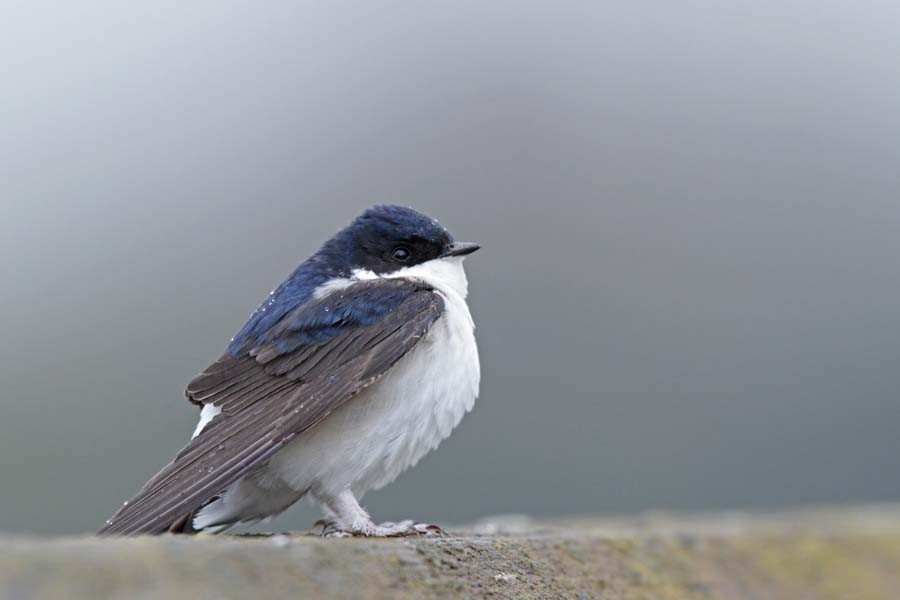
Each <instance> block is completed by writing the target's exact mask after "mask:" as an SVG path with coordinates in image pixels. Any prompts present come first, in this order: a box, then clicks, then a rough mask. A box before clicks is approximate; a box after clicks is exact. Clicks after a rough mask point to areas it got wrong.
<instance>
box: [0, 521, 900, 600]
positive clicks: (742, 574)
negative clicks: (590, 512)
mask: <svg viewBox="0 0 900 600" xmlns="http://www.w3.org/2000/svg"><path fill="white" fill-rule="evenodd" d="M0 597H2V598H11V599H16V600H19V599H22V600H26V599H30V598H35V599H37V598H40V599H54V598H66V599H77V598H91V599H94V598H136V597H137V598H191V599H195V598H372V599H378V598H390V599H405V598H410V599H412V598H415V599H419V598H591V599H600V598H603V599H620V598H621V599H648V600H649V599H653V600H656V599H661V600H665V599H693V598H696V599H704V600H707V599H711V598H723V599H730V598H741V599H743V598H749V599H757V598H758V599H761V600H762V599H765V600H770V599H773V600H779V599H782V598H783V599H785V600H804V599H819V598H823V599H847V600H868V599H875V598H878V599H880V598H884V599H888V598H892V599H896V598H898V597H900V506H895V505H884V506H865V507H855V508H854V507H851V508H842V509H804V510H796V511H785V512H779V513H772V514H755V515H748V514H739V513H729V514H711V515H664V514H653V515H645V516H642V517H636V518H625V519H605V518H589V517H585V518H572V519H564V520H557V521H530V520H527V519H522V518H497V519H493V520H486V521H484V522H481V523H478V524H476V525H474V526H471V527H468V528H461V529H458V530H453V529H451V535H450V536H448V537H445V538H438V539H430V538H405V539H391V540H377V539H358V538H356V539H337V540H325V539H321V538H319V537H316V536H311V535H276V536H217V537H214V536H197V537H194V538H189V537H175V536H162V537H141V538H132V539H97V538H93V537H72V538H57V539H37V538H14V537H6V538H2V543H0Z"/></svg>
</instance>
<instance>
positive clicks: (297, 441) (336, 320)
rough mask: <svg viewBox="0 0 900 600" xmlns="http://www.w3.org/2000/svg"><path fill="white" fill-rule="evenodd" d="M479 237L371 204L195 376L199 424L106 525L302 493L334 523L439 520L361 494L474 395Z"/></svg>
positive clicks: (193, 523) (153, 525)
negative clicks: (378, 506) (377, 515)
mask: <svg viewBox="0 0 900 600" xmlns="http://www.w3.org/2000/svg"><path fill="white" fill-rule="evenodd" d="M479 248H480V246H479V245H478V244H474V243H466V242H457V241H455V240H454V238H453V236H452V235H451V234H450V232H449V231H448V230H447V229H446V228H445V227H443V226H441V225H440V224H439V223H438V221H436V220H435V219H432V218H431V217H428V216H426V215H424V214H422V213H420V212H417V211H415V210H413V209H412V208H407V207H402V206H395V205H376V206H373V207H372V208H369V209H368V210H366V211H365V212H363V213H362V214H361V215H360V216H358V217H357V218H356V219H355V220H353V221H352V222H351V223H350V224H349V225H347V226H346V227H344V228H343V229H341V230H340V231H338V232H337V233H336V234H334V236H333V237H331V238H330V239H329V240H328V241H326V242H325V243H324V244H323V245H322V246H321V248H319V250H318V251H316V252H315V253H314V254H313V255H312V256H310V257H309V258H308V259H306V260H305V261H303V262H302V263H301V264H300V265H299V266H298V267H297V268H296V269H295V270H294V271H293V272H292V273H291V274H290V275H289V276H288V277H287V278H286V279H285V280H284V281H283V282H282V283H281V284H280V285H279V286H278V287H276V288H275V289H274V290H272V291H271V292H270V293H269V296H268V298H266V299H265V300H264V301H263V302H262V304H260V305H259V307H258V308H257V309H256V310H255V311H254V312H253V313H252V314H251V315H250V318H249V320H248V321H247V322H246V324H244V326H243V327H242V328H241V329H240V330H239V331H238V333H237V334H236V335H235V336H234V337H233V338H232V339H231V341H230V343H229V344H228V346H227V348H226V350H225V353H224V354H223V355H222V356H221V357H220V358H219V359H218V360H216V361H215V362H214V363H213V364H211V365H210V366H209V367H208V368H207V369H205V370H204V371H203V372H201V373H200V374H199V375H198V376H196V377H195V378H194V379H193V380H192V381H190V383H189V384H188V385H187V389H186V390H185V395H186V397H187V399H188V400H189V401H190V402H191V403H192V404H194V405H196V406H197V407H198V408H199V409H200V420H199V423H198V424H197V427H196V429H195V430H194V433H193V437H192V438H191V439H190V441H189V442H188V443H187V445H186V446H185V447H184V448H182V449H181V450H180V451H179V452H178V453H177V454H176V455H175V458H174V459H172V461H171V462H170V463H169V464H168V465H166V466H165V467H163V469H162V470H160V471H159V473H157V474H156V475H155V476H154V477H152V478H151V479H150V480H149V481H148V482H147V483H146V484H145V485H144V486H143V487H142V488H141V489H140V491H139V492H138V493H137V494H136V495H135V496H134V497H133V498H131V499H130V500H129V501H127V502H125V503H124V504H123V505H122V506H121V507H120V508H119V510H118V511H117V512H116V513H115V514H114V515H113V516H112V517H110V518H109V519H108V520H107V521H106V524H105V525H104V526H103V527H102V528H101V529H100V530H99V531H98V534H99V535H101V536H126V535H137V534H161V533H166V532H171V533H188V534H190V533H199V532H207V533H219V532H222V531H226V530H228V529H229V528H231V527H234V526H238V525H248V524H253V523H257V522H260V521H263V520H265V519H267V518H269V517H272V516H275V515H277V514H279V513H281V512H283V511H284V510H286V509H287V508H288V507H290V506H291V505H293V504H294V503H295V502H297V501H298V500H300V499H301V498H303V497H309V498H311V499H312V500H314V501H315V503H317V504H319V505H320V506H321V508H322V510H323V512H324V518H323V520H322V521H321V524H322V525H323V528H322V534H323V535H325V536H327V537H345V536H377V537H389V536H406V535H427V534H431V533H434V532H438V533H440V532H441V531H442V530H441V529H440V528H439V527H437V526H435V525H427V524H425V523H418V522H415V521H413V520H412V519H409V520H403V521H400V522H385V523H380V524H378V523H376V522H375V521H374V520H373V519H372V517H371V516H370V515H369V513H368V512H367V510H366V509H365V508H363V507H362V506H361V505H360V500H361V499H362V497H363V495H364V494H365V493H366V492H368V491H370V490H375V489H379V488H381V487H383V486H385V485H387V484H389V483H390V482H392V481H393V480H394V479H396V477H397V476H398V475H400V474H401V473H402V472H403V471H405V470H406V469H408V468H410V467H412V466H413V465H415V464H416V463H417V462H418V461H419V460H420V459H421V458H422V457H423V456H424V455H425V454H427V453H428V452H430V451H431V450H434V449H435V448H436V447H437V446H438V444H439V443H440V442H441V441H443V440H444V439H445V438H447V436H449V435H450V433H451V431H452V430H453V429H454V428H455V427H456V426H457V425H458V424H459V423H460V421H461V420H462V418H463V416H464V415H465V414H466V413H468V412H469V411H471V409H472V407H473V405H474V403H475V400H476V398H477V397H478V393H479V383H480V377H481V372H480V364H479V359H478V348H477V345H476V342H475V336H474V329H475V325H474V322H473V320H472V315H471V313H470V311H469V308H468V305H467V303H466V296H467V293H468V281H467V278H466V273H465V270H464V268H463V260H464V259H465V258H466V257H467V256H468V255H470V254H471V253H473V252H475V251H476V250H478V249H479Z"/></svg>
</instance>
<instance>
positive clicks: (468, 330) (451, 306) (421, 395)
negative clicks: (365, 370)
mask: <svg viewBox="0 0 900 600" xmlns="http://www.w3.org/2000/svg"><path fill="white" fill-rule="evenodd" d="M356 276H357V277H358V278H360V279H364V278H370V277H374V275H372V274H370V273H357V274H356ZM385 277H391V278H394V277H408V278H415V279H420V280H422V281H424V282H425V283H427V284H428V285H430V286H432V287H433V288H434V289H435V290H436V291H437V292H438V293H439V294H440V295H441V296H442V297H443V299H444V313H443V314H442V315H441V317H440V318H439V319H438V320H437V321H436V322H435V323H434V324H433V325H432V327H431V330H430V331H429V332H428V334H427V335H426V336H425V338H423V339H422V340H421V341H420V342H419V343H418V344H417V345H416V346H415V348H413V350H412V351H410V353H409V354H407V355H406V356H405V357H403V358H402V359H400V361H398V363H397V364H396V365H394V367H393V368H392V369H391V370H390V371H389V372H388V373H387V374H386V375H385V376H384V377H383V378H382V379H381V380H380V381H379V382H378V383H376V384H375V385H373V386H372V387H371V388H368V389H367V390H364V391H363V392H361V393H360V394H359V395H358V396H356V397H355V398H353V399H352V400H350V401H349V402H348V403H347V404H345V405H344V406H343V407H341V408H339V409H338V410H336V411H335V412H334V413H332V414H331V415H329V416H328V417H327V418H326V419H325V420H323V421H322V422H321V423H319V424H318V425H316V426H315V427H314V428H312V429H311V430H309V431H307V432H305V433H304V434H303V435H301V436H300V437H299V438H297V439H296V440H295V441H293V442H292V443H291V444H289V445H288V446H287V447H286V448H284V449H283V450H281V451H280V452H278V453H277V454H276V455H275V456H273V457H272V459H271V460H270V462H269V467H268V470H267V473H265V474H264V475H263V478H264V479H268V478H272V480H273V481H272V482H273V483H274V482H275V481H274V480H275V479H277V480H280V481H283V482H285V483H287V484H288V485H290V486H291V487H292V488H294V489H295V490H305V489H310V488H312V489H314V490H315V489H317V488H318V489H321V490H322V491H325V492H329V493H338V492H340V491H341V490H343V489H347V488H350V489H351V490H352V491H353V492H354V494H356V495H357V496H358V497H359V496H361V495H363V494H365V493H366V492H367V491H368V490H370V489H378V488H380V487H382V486H384V485H387V484H388V483H390V482H391V481H393V480H394V479H395V478H396V477H397V476H398V475H399V474H400V473H402V472H403V471H404V470H405V469H407V468H409V467H411V466H412V465H414V464H415V463H416V462H418V461H419V459H421V458H422V457H423V456H424V455H425V454H426V453H428V452H429V451H430V450H433V449H434V448H436V447H437V445H438V444H439V443H440V442H441V441H442V440H443V439H444V438H446V437H447V436H448V435H450V432H451V431H452V430H453V428H454V427H456V425H457V424H459V421H460V420H461V419H462V417H463V415H465V413H467V412H468V411H469V410H471V409H472V406H473V404H474V402H475V398H476V397H477V396H478V385H479V380H480V368H479V363H478V349H477V347H476V344H475V336H474V333H473V330H474V324H473V322H472V316H471V314H470V313H469V309H468V307H467V306H466V302H465V297H466V293H467V282H466V276H465V272H464V270H463V267H462V259H461V258H452V259H442V260H433V261H430V262H428V263H424V264H422V265H417V266H415V267H411V268H408V269H403V270H401V271H398V272H396V273H392V274H390V275H386V276H385Z"/></svg>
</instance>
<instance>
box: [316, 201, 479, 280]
mask: <svg viewBox="0 0 900 600" xmlns="http://www.w3.org/2000/svg"><path fill="white" fill-rule="evenodd" d="M334 241H335V243H336V244H338V245H339V247H341V248H342V250H343V251H342V255H343V258H344V259H345V260H349V262H350V265H349V267H350V268H351V269H353V270H355V269H365V270H367V271H372V272H373V273H376V274H378V275H383V274H386V273H393V272H395V271H398V270H400V269H403V268H406V267H412V266H415V265H420V264H422V263H426V262H429V261H432V260H441V259H452V258H456V257H463V256H466V255H467V254H471V253H472V252H475V251H476V250H478V248H479V246H478V244H471V243H465V242H455V241H454V240H453V236H452V235H450V232H449V231H447V229H446V228H445V227H443V226H441V225H440V224H439V223H438V222H437V221H435V220H434V219H432V218H431V217H427V216H425V215H423V214H422V213H420V212H417V211H415V210H413V209H411V208H406V207H403V206H393V205H378V206H373V207H372V208H370V209H369V210H367V211H366V212H364V213H363V214H361V215H360V216H359V217H357V218H356V219H355V220H354V221H353V222H352V223H351V224H350V225H348V226H347V227H346V228H344V229H343V230H342V231H340V232H338V234H337V235H336V236H335V238H334Z"/></svg>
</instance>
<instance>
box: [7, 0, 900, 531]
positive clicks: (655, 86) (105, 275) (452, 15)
mask: <svg viewBox="0 0 900 600" xmlns="http://www.w3.org/2000/svg"><path fill="white" fill-rule="evenodd" d="M0 23H2V24H0V86H2V94H0V215H2V218H0V282H2V284H0V314H2V317H0V325H2V332H3V341H2V343H0V481H2V484H0V485H2V491H0V530H10V531H32V532H38V533H63V532H77V531H86V530H91V529H94V528H96V527H97V526H99V525H100V524H101V523H102V522H103V520H104V519H105V518H106V517H107V516H108V515H109V514H110V513H111V512H112V511H113V510H114V509H115V508H116V507H117V506H118V505H119V504H120V503H121V502H122V501H123V500H125V499H126V498H127V497H128V496H129V495H130V494H131V493H133V492H134V491H136V489H137V488H138V487H140V485H141V484H142V483H143V482H144V481H145V480H146V479H147V478H148V477H149V476H151V475H152V474H153V473H154V472H155V471H156V469H157V468H159V467H160V466H162V465H163V464H164V463H165V462H167V461H168V459H169V458H170V457H171V456H172V455H173V454H174V453H175V451H176V450H177V449H178V448H179V447H180V446H181V445H182V444H183V443H184V442H185V441H186V440H187V439H188V437H189V435H190V433H191V431H192V429H193V427H194V425H195V422H196V416H197V415H196V409H194V408H193V407H191V406H190V405H189V404H188V403H187V402H186V401H185V400H184V398H183V396H182V390H183V388H184V385H185V384H186V383H187V381H188V380H190V379H191V377H192V376H193V375H194V374H195V373H197V372H198V371H200V370H201V369H203V368H204V367H205V366H206V365H207V364H208V363H210V362H211V361H212V360H214V359H215V358H216V357H217V356H219V354H220V353H221V351H222V350H223V348H224V346H225V344H226V343H227V341H228V339H229V338H230V337H231V336H232V335H233V334H234V332H235V331H236V330H237V329H238V328H239V327H240V326H241V324H242V323H243V321H244V320H245V319H246V317H247V315H248V314H249V313H250V311H251V310H252V309H253V308H254V307H255V306H256V305H257V304H258V303H259V302H260V301H261V300H262V299H263V298H264V297H265V296H266V294H267V293H268V291H269V290H270V289H271V288H272V287H274V286H275V285H276V284H277V283H278V282H279V281H280V280H281V279H282V278H283V276H285V275H286V274H287V273H288V272H289V271H291V270H292V269H293V267H294V266H295V265H296V264H297V263H298V262H299V261H300V260H302V259H303V258H305V257H306V256H307V255H309V254H310V253H311V252H313V251H314V250H315V249H316V248H317V247H318V245H319V244H320V243H321V242H322V241H323V240H324V239H326V238H327V237H329V236H330V235H331V234H332V233H333V232H334V231H335V230H336V229H338V228H339V227H341V226H343V225H344V224H345V223H347V222H348V221H349V220H350V219H351V218H352V217H353V216H355V215H356V214H357V213H358V212H360V211H361V210H362V209H364V208H365V207H367V206H369V205H371V204H374V203H383V202H392V203H400V204H405V205H411V206H413V207H415V208H417V209H419V210H422V211H424V212H426V213H428V214H430V215H433V216H435V217H437V218H438V219H440V221H441V222H442V224H444V225H446V226H448V227H449V228H450V230H451V231H453V232H454V233H455V235H456V236H457V238H459V239H462V240H472V241H478V242H481V243H482V244H483V246H484V249H483V250H482V251H481V252H480V253H478V254H476V255H474V256H472V257H471V258H470V259H469V260H468V261H467V264H468V272H469V278H470V284H471V295H470V305H471V307H472V311H473V313H474V315H475V318H476V321H477V324H478V330H477V335H478V340H479V343H480V348H481V354H482V361H483V372H484V379H483V387H482V395H481V398H480V400H479V402H478V403H477V405H476V408H475V411H474V412H473V413H472V414H470V415H469V416H468V417H467V418H466V419H465V420H464V422H463V424H462V425H461V426H460V428H459V429H458V431H457V432H456V433H455V434H454V435H453V436H452V437H451V438H450V439H449V440H448V441H446V442H445V443H444V444H443V446H442V447H441V448H440V450H439V451H438V452H436V453H433V454H432V455H429V456H428V457H427V458H426V459H424V460H423V461H422V462H421V463H420V464H419V465H418V466H417V468H415V469H414V470H412V471H410V472H408V473H406V474H405V475H403V476H402V477H401V478H400V479H399V480H398V481H397V482H396V483H395V484H393V485H392V486H390V487H388V488H386V489H385V490H382V491H380V492H376V493H372V494H370V495H369V496H368V497H367V498H366V502H365V503H366V504H367V505H368V507H369V508H370V509H372V511H373V512H374V513H375V516H376V518H378V519H382V520H384V519H397V518H406V517H410V518H418V519H422V520H429V521H438V522H444V523H446V522H463V521H467V520H472V519H475V518H477V517H480V516H483V515H487V514H491V513H501V512H520V513H531V514H535V515H560V514H567V513H583V512H604V513H612V512H636V511H641V510H646V509H653V508H673V509H707V508H718V507H770V506H781V505H789V504H796V503H826V502H847V501H857V500H860V501H874V500H890V499H898V498H900V475H898V457H900V398H898V391H900V318H898V314H900V266H898V255H900V233H898V232H900V110H898V107H900V77H898V57H900V4H898V3H896V2H889V1H886V0H873V1H871V2H866V3H862V4H860V3H858V2H850V1H849V0H846V1H837V0H825V1H817V2H813V1H796V0H788V1H785V0H777V1H776V0H762V1H761V0H754V1H737V2H717V1H714V0H695V1H686V2H659V1H654V2H648V1H635V0H628V1H616V2H584V3H582V2H556V1H554V2H549V1H548V2H519V1H511V0H510V1H500V2H490V3H485V2H429V3H421V2H354V3H346V2H328V3H321V2H319V3H313V2H225V1H218V0H217V1H215V2H213V1H198V2H175V1H171V0H167V1H159V0H157V1H154V2H128V3H121V2H112V1H108V2H90V1H88V2H70V3H51V2H21V3H16V2H7V3H5V4H4V5H3V6H2V8H0ZM315 518H316V512H315V511H314V510H313V509H312V508H311V507H309V506H304V507H302V508H296V509H292V510H291V511H289V512H288V513H287V515H286V516H285V517H282V518H280V519H279V520H278V521H277V522H276V523H275V524H274V527H276V528H286V527H297V528H300V527H306V526H308V525H310V524H311V522H312V521H313V520H314V519H315Z"/></svg>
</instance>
